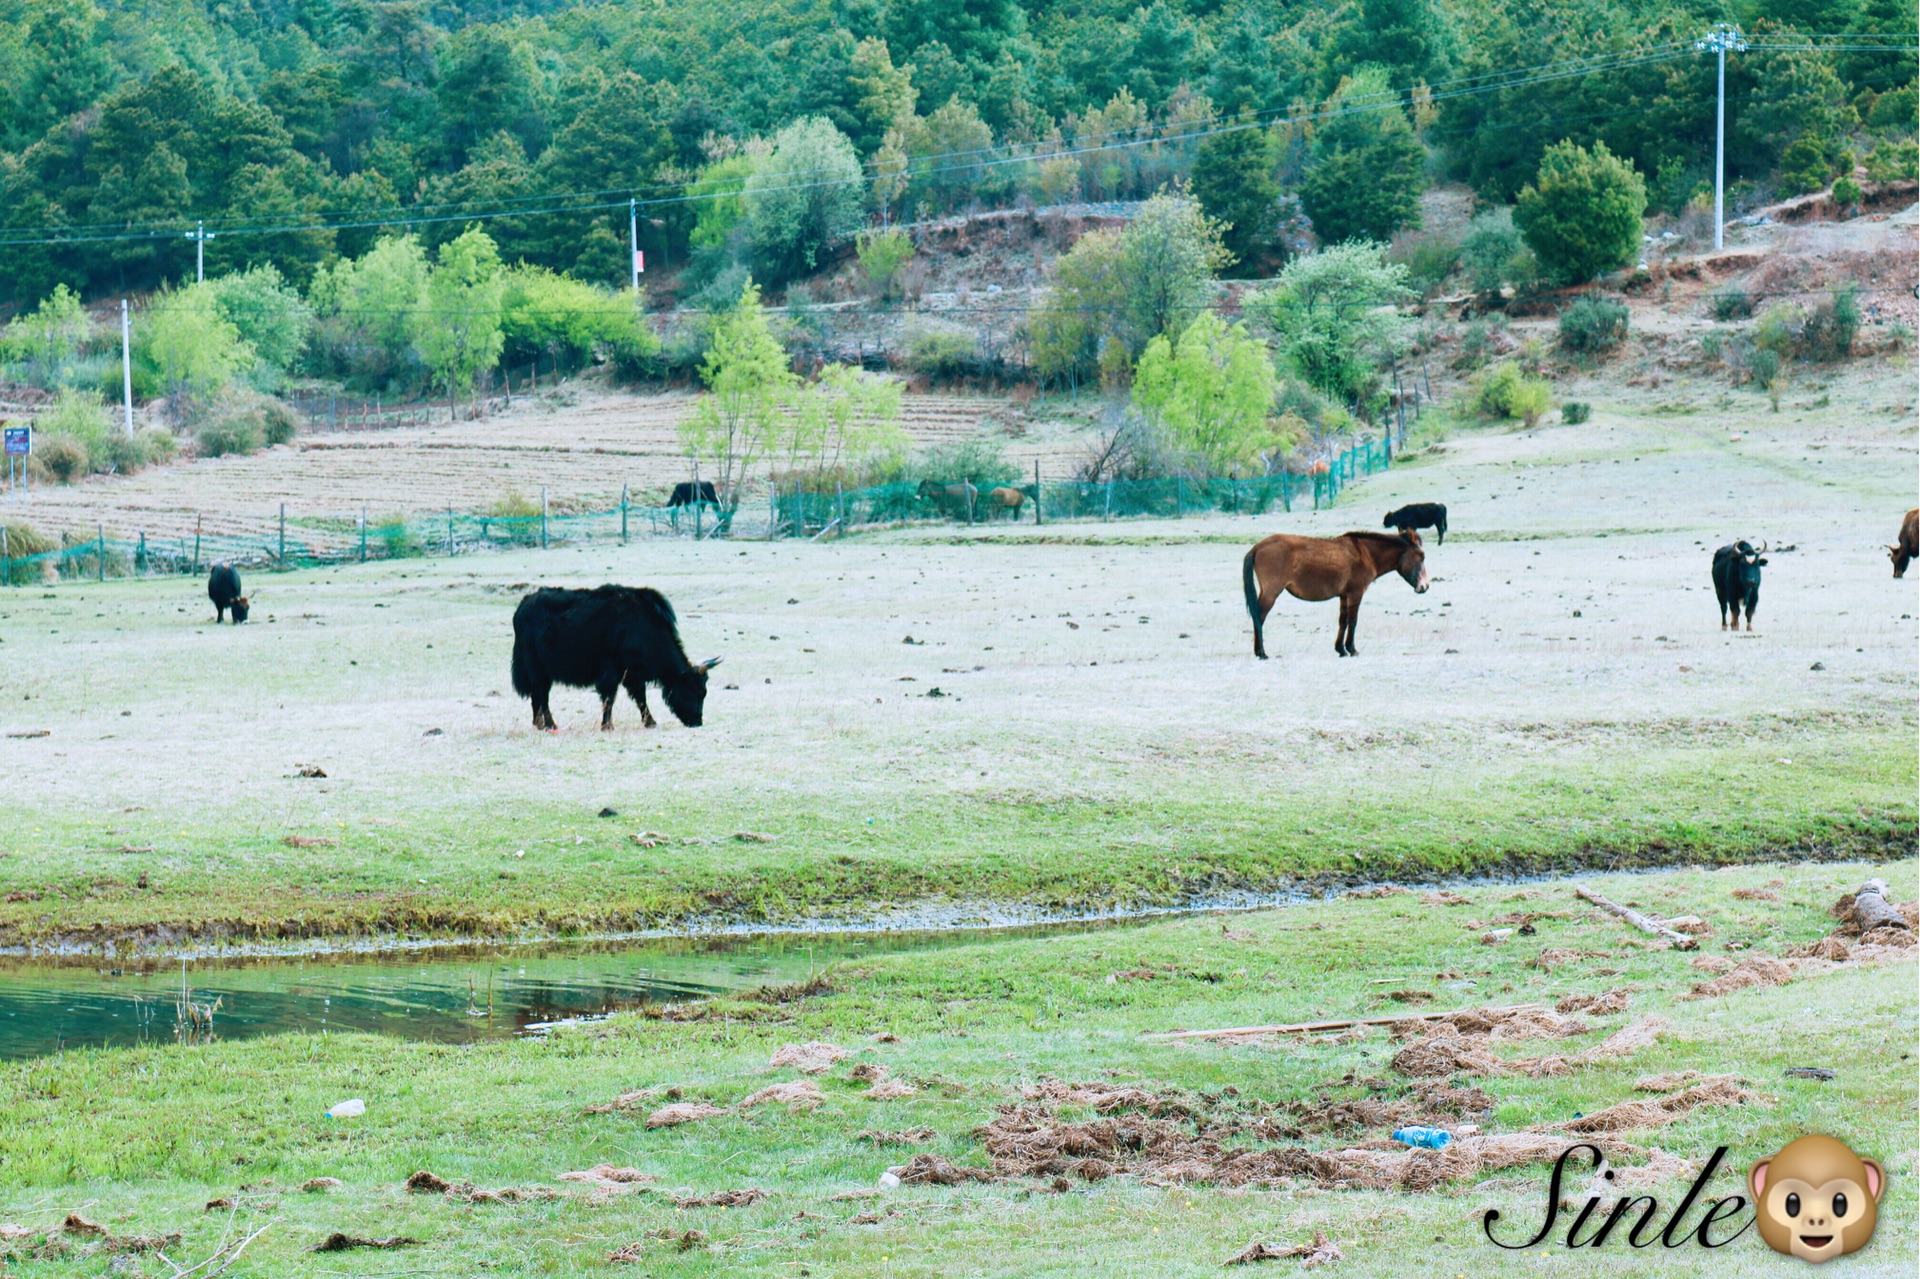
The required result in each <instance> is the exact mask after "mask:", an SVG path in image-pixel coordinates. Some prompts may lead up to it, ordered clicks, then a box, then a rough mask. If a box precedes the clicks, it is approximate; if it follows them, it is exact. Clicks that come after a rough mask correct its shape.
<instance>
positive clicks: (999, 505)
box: [987, 485, 1027, 520]
mask: <svg viewBox="0 0 1920 1279" xmlns="http://www.w3.org/2000/svg"><path fill="white" fill-rule="evenodd" d="M1026 500H1027V495H1026V494H1025V493H1022V492H1021V491H1020V490H1019V489H1016V488H1007V487H1005V486H1004V485H1003V486H1002V487H1000V488H997V489H994V490H993V491H992V492H990V493H988V494H987V518H988V519H992V518H993V513H994V512H995V511H1006V512H1008V513H1009V514H1011V515H1012V516H1013V518H1014V519H1016V520H1017V519H1019V518H1020V508H1021V507H1022V506H1023V505H1025V503H1026Z"/></svg>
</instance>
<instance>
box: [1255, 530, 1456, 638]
mask: <svg viewBox="0 0 1920 1279" xmlns="http://www.w3.org/2000/svg"><path fill="white" fill-rule="evenodd" d="M1387 573H1399V574H1400V576H1402V577H1404V578H1406V579H1407V585H1409V586H1411V587H1412V588H1413V589H1414V590H1415V591H1417V592H1419V593H1420V594H1423V595H1424V594H1425V593H1426V590H1427V585H1428V583H1427V553H1426V551H1424V550H1422V549H1421V546H1420V535H1419V534H1418V533H1416V532H1414V531H1413V530H1412V529H1407V530H1405V531H1403V532H1401V533H1397V534H1395V533H1364V532H1354V533H1343V534H1341V535H1340V536H1339V537H1295V536H1293V535H1292V534H1290V533H1275V534H1274V535H1273V536H1272V537H1269V538H1266V539H1264V540H1262V541H1260V542H1258V543H1256V544H1255V546H1254V548H1253V549H1252V550H1250V551H1248V552H1247V558H1246V559H1245V560H1244V561H1243V562H1242V563H1241V566H1240V579H1241V584H1242V585H1243V586H1244V587H1245V588H1246V592H1247V616H1249V617H1251V618H1252V619H1253V655H1254V656H1255V657H1257V658H1259V659H1261V660H1262V661H1265V660H1266V656H1267V644H1266V637H1265V634H1264V633H1263V629H1262V628H1263V627H1264V626H1265V624H1266V620H1267V614H1268V613H1270V612H1272V611H1273V604H1274V601H1275V600H1277V599H1279V598H1280V592H1282V591H1286V592H1287V593H1288V594H1290V595H1292V596H1293V597H1294V598H1295V599H1300V600H1330V599H1332V598H1333V597H1334V596H1336V595H1338V596H1339V597H1340V627H1339V630H1337V631H1336V632H1335V633H1334V637H1333V651H1334V652H1336V653H1338V654H1339V655H1340V656H1342V657H1352V656H1354V653H1355V650H1354V647H1353V624H1354V622H1355V620H1356V619H1357V618H1358V617H1359V616H1360V597H1361V596H1363V595H1365V594H1366V593H1367V587H1368V586H1370V585H1372V584H1373V579H1374V578H1376V577H1380V576H1383V575H1385V574H1387Z"/></svg>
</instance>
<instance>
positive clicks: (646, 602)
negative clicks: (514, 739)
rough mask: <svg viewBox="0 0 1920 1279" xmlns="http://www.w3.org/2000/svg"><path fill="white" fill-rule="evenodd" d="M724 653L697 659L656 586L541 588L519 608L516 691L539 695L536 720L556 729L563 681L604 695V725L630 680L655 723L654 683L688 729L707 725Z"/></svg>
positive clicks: (646, 720)
mask: <svg viewBox="0 0 1920 1279" xmlns="http://www.w3.org/2000/svg"><path fill="white" fill-rule="evenodd" d="M719 663H720V659H719V658H717V657H714V658H709V659H708V660H706V661H704V662H701V663H699V664H698V665H695V664H693V663H691V662H689V661H687V655H686V653H685V652H683V651H682V650H681V648H680V634H679V631H678V629H677V624H676V621H675V619H674V616H673V605H671V604H669V603H667V597H666V596H664V595H662V594H661V593H660V592H658V591H656V590H654V589H653V588H651V587H647V586H640V587H633V586H597V587H595V588H594V589H593V590H590V591H570V590H559V589H554V588H547V589H543V590H538V591H534V592H533V593H531V594H530V595H528V596H527V597H526V598H525V599H522V600H521V601H520V607H518V608H516V609H515V610H514V611H513V690H514V692H516V693H518V694H520V696H522V697H526V698H531V699H532V700H533V726H534V727H535V728H548V729H550V728H553V727H554V723H553V711H552V709H551V708H550V707H549V706H548V705H547V694H548V693H549V692H550V691H551V690H552V688H553V686H554V685H555V684H569V685H572V686H573V687H575V688H593V689H595V690H597V691H598V692H599V694H600V727H601V728H603V729H606V728H612V727H613V703H614V700H615V699H616V698H618V697H619V695H620V689H621V686H622V685H625V687H626V690H627V692H628V693H630V694H632V696H633V700H634V702H635V703H636V704H637V705H638V706H639V707H640V722H641V723H642V724H644V725H646V726H647V727H648V728H652V727H653V723H654V721H653V712H652V711H650V710H648V709H647V685H648V684H649V683H653V684H658V685H659V686H660V694H661V696H662V697H664V698H665V699H666V703H667V709H669V710H671V711H672V712H673V713H674V715H675V716H677V717H678V718H679V720H680V722H681V723H682V724H685V725H686V726H687V727H688V728H698V727H700V720H701V714H702V710H703V708H704V707H705V705H706V701H707V672H708V671H710V670H712V669H713V668H714V667H715V666H717V665H719Z"/></svg>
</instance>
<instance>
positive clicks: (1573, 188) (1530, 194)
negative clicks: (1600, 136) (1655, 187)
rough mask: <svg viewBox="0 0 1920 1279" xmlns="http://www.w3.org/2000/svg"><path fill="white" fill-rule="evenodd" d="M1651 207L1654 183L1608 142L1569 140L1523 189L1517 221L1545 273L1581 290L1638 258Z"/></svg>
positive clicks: (1548, 155)
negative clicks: (1650, 192)
mask: <svg viewBox="0 0 1920 1279" xmlns="http://www.w3.org/2000/svg"><path fill="white" fill-rule="evenodd" d="M1646 208H1647V184H1646V183H1645V182H1644V181H1643V180H1642V179H1641V177H1640V174H1639V173H1638V172H1636V171H1635V170H1634V167H1633V166H1632V165H1631V164H1628V163H1627V162H1626V161H1625V160H1622V159H1620V158H1618V157H1617V156H1615V155H1614V154H1613V152H1611V151H1609V150H1607V144H1606V143H1604V142H1596V143H1595V144H1594V148H1593V150H1592V151H1588V150H1586V149H1585V148H1584V147H1580V146H1577V145H1575V144H1574V143H1572V142H1561V143H1558V144H1556V145H1554V146H1551V147H1548V148H1547V153H1546V155H1544V156H1543V157H1541V160H1540V172H1539V173H1538V174H1537V175H1536V176H1535V177H1534V180H1533V181H1532V182H1530V183H1528V184H1527V185H1526V186H1525V187H1524V188H1523V189H1522V190H1521V192H1520V199H1519V201H1518V203H1517V204H1516V205H1515V207H1514V210H1513V222H1514V225H1515V226H1517V227H1519V228H1520V234H1521V236H1522V238H1524V239H1525V240H1526V242H1527V247H1528V248H1530V249H1532V250H1533V252H1534V256H1535V257H1537V258H1539V259H1540V266H1541V268H1542V269H1543V270H1545V271H1546V272H1548V273H1549V274H1551V275H1553V276H1554V277H1555V278H1557V279H1560V280H1563V281H1566V282H1567V283H1570V284H1579V283H1584V282H1585V281H1587V280H1591V279H1593V278H1594V277H1595V276H1597V275H1599V274H1600V273H1601V272H1603V271H1611V270H1612V269H1613V268H1614V267H1617V266H1620V265H1621V264H1622V263H1625V262H1630V261H1632V260H1633V255H1634V253H1635V252H1637V251H1638V249H1639V247H1640V236H1641V218H1642V216H1643V215H1644V214H1645V212H1646Z"/></svg>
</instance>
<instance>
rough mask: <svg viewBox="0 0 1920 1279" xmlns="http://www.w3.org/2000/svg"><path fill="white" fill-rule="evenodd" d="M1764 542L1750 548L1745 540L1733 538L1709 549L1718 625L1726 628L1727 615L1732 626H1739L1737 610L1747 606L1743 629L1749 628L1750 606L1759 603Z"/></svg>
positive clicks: (1757, 606)
mask: <svg viewBox="0 0 1920 1279" xmlns="http://www.w3.org/2000/svg"><path fill="white" fill-rule="evenodd" d="M1766 555H1767V544H1766V543H1765V542H1762V543H1760V549H1759V550H1757V551H1756V550H1754V549H1753V547H1752V546H1750V545H1748V544H1747V543H1746V542H1734V543H1732V544H1731V545H1728V546H1723V547H1721V548H1720V549H1719V550H1717V551H1715V552H1714V553H1713V593H1714V594H1715V595H1717V596H1719V597H1720V629H1721V630H1723V631H1724V630H1726V629H1727V616H1728V614H1729V613H1731V614H1732V616H1733V629H1734V630H1736V631H1737V630H1739V629H1740V610H1741V609H1742V608H1745V609H1746V610H1747V629H1748V630H1749V631H1751V630H1752V629H1753V614H1754V610H1756V609H1758V608H1759V607H1760V566H1761V565H1762V564H1765V563H1766V562H1767V560H1766Z"/></svg>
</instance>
